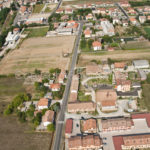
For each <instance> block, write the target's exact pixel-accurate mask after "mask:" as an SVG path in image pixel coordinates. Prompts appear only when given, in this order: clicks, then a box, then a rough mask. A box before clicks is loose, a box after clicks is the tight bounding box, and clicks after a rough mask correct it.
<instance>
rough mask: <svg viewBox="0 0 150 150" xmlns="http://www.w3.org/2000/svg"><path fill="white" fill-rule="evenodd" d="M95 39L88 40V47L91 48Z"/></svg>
mask: <svg viewBox="0 0 150 150" xmlns="http://www.w3.org/2000/svg"><path fill="white" fill-rule="evenodd" d="M93 41H94V40H93V39H89V40H88V48H89V49H91V47H92V43H93Z"/></svg>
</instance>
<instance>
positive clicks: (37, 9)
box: [33, 4, 44, 13]
mask: <svg viewBox="0 0 150 150" xmlns="http://www.w3.org/2000/svg"><path fill="white" fill-rule="evenodd" d="M43 7H44V4H37V5H35V6H33V13H40V12H41V10H42V9H43Z"/></svg>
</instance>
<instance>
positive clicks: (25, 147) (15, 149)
mask: <svg viewBox="0 0 150 150" xmlns="http://www.w3.org/2000/svg"><path fill="white" fill-rule="evenodd" d="M51 136H52V135H51V134H49V133H34V132H31V129H30V127H29V125H28V124H26V123H23V124H21V123H19V122H18V121H17V119H16V117H15V116H8V117H4V116H1V115H0V150H49V146H50V140H51Z"/></svg>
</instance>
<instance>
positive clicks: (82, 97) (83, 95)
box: [78, 92, 92, 102]
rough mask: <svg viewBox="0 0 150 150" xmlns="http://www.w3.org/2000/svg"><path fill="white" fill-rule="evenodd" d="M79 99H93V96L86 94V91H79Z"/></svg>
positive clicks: (83, 100)
mask: <svg viewBox="0 0 150 150" xmlns="http://www.w3.org/2000/svg"><path fill="white" fill-rule="evenodd" d="M78 99H79V101H81V102H86V101H91V100H92V97H91V95H85V94H84V92H79V94H78Z"/></svg>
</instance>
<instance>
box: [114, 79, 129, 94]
mask: <svg viewBox="0 0 150 150" xmlns="http://www.w3.org/2000/svg"><path fill="white" fill-rule="evenodd" d="M116 89H117V91H121V92H128V91H130V89H131V81H130V80H121V79H117V80H116Z"/></svg>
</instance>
